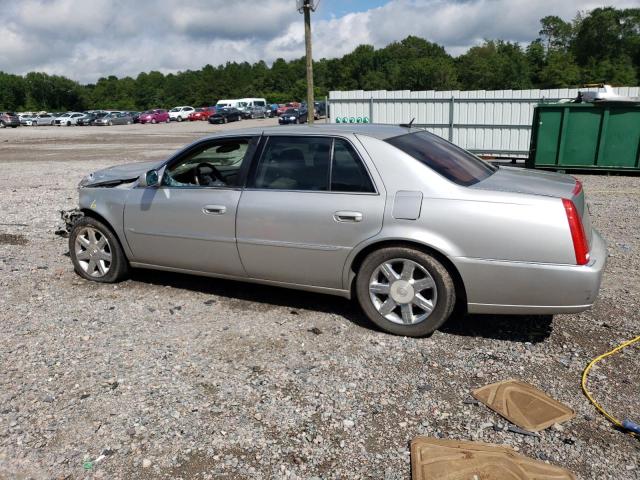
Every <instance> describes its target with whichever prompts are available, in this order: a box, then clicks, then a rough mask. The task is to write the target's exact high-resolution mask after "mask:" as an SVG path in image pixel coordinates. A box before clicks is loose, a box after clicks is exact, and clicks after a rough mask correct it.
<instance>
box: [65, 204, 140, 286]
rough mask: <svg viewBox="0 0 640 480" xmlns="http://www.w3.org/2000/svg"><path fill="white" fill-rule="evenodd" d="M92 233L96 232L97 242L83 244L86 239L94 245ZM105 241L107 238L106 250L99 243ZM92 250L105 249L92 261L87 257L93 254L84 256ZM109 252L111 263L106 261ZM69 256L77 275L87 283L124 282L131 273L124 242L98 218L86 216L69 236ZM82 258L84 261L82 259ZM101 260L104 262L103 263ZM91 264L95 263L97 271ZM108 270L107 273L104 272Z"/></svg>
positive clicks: (77, 223)
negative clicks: (89, 281) (122, 243)
mask: <svg viewBox="0 0 640 480" xmlns="http://www.w3.org/2000/svg"><path fill="white" fill-rule="evenodd" d="M90 231H93V233H94V236H93V238H94V239H95V240H96V242H94V243H93V244H89V245H85V244H84V243H83V241H84V240H88V241H89V242H91V235H90V234H89V233H88V232H90ZM79 237H82V238H84V240H82V239H79ZM103 238H104V239H106V247H105V246H102V247H100V243H99V242H100V241H101V240H102V239H103ZM92 247H93V248H94V249H102V250H101V251H99V252H97V253H96V254H95V255H96V256H95V258H94V257H91V258H88V257H87V255H89V254H85V255H83V254H84V253H85V252H89V250H90V249H91V248H92ZM105 252H108V253H109V254H110V258H111V260H110V261H107V260H104V258H106V253H105ZM69 253H70V256H71V261H72V262H73V268H74V269H75V271H76V273H77V274H78V275H80V276H81V277H82V278H84V279H86V280H92V281H94V282H100V283H115V282H118V281H120V280H122V279H124V278H125V277H126V276H127V275H128V273H129V262H128V260H127V257H126V256H125V254H124V252H123V250H122V246H121V245H120V241H119V240H118V238H117V237H116V236H115V235H114V234H113V232H112V231H111V230H110V229H109V227H107V226H106V225H105V224H104V223H102V222H100V221H99V220H96V219H95V218H92V217H86V216H85V217H82V218H80V220H78V221H77V222H76V224H75V225H74V226H73V228H72V229H71V233H70V234H69ZM100 254H102V255H100ZM79 256H80V258H78V257H79ZM96 259H97V261H96ZM100 261H103V262H104V263H102V264H99V262H100ZM91 262H94V264H93V270H91V268H92V267H91ZM105 269H106V271H104V270H105ZM103 271H104V273H103ZM96 274H97V275H96Z"/></svg>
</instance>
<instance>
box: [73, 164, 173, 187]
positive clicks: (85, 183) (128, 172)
mask: <svg viewBox="0 0 640 480" xmlns="http://www.w3.org/2000/svg"><path fill="white" fill-rule="evenodd" d="M162 163H163V161H162V160H161V161H155V162H136V163H125V164H123V165H115V166H113V167H109V168H105V169H103V170H97V171H95V172H93V173H90V174H89V175H87V176H86V177H84V178H83V179H82V181H81V182H80V186H81V187H94V186H100V185H117V184H120V183H124V182H130V181H133V180H135V179H137V178H138V177H140V175H142V174H143V173H145V172H148V171H149V170H153V169H154V168H159V167H160V166H161V165H162Z"/></svg>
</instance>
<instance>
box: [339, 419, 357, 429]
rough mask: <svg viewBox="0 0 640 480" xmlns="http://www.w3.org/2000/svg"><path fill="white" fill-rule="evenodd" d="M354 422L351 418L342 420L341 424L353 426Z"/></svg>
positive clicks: (348, 426)
mask: <svg viewBox="0 0 640 480" xmlns="http://www.w3.org/2000/svg"><path fill="white" fill-rule="evenodd" d="M355 424H356V423H355V422H354V421H353V420H348V419H347V420H343V421H342V425H343V426H344V428H353V427H354V426H355Z"/></svg>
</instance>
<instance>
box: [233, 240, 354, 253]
mask: <svg viewBox="0 0 640 480" xmlns="http://www.w3.org/2000/svg"><path fill="white" fill-rule="evenodd" d="M238 244H244V245H260V246H268V247H286V248H299V249H303V250H322V251H328V252H335V251H337V250H351V248H350V247H341V246H338V245H320V244H313V243H295V242H282V241H279V240H261V239H257V238H242V239H241V238H239V239H238Z"/></svg>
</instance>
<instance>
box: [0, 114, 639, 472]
mask: <svg viewBox="0 0 640 480" xmlns="http://www.w3.org/2000/svg"><path fill="white" fill-rule="evenodd" d="M249 123H258V124H266V123H273V120H270V121H263V122H262V123H259V121H255V122H248V121H247V122H240V124H239V125H233V124H230V125H229V126H226V127H228V128H234V127H237V126H246V125H247V124H249ZM217 128H218V127H215V128H214V127H212V126H209V125H207V124H205V123H197V124H190V123H183V124H178V125H176V124H172V125H154V126H151V125H149V126H146V125H145V126H137V125H136V126H130V127H124V126H123V127H111V128H103V129H100V128H99V127H84V128H83V127H71V128H64V127H61V128H55V127H52V128H48V127H38V128H29V127H23V128H18V129H16V130H0V166H1V167H2V170H3V174H2V176H1V177H0V192H1V195H0V321H1V323H0V325H1V326H2V329H3V331H2V335H0V365H1V366H2V368H1V369H0V478H25V479H26V478H37V479H39V478H45V479H49V478H51V479H53V478H55V479H59V478H69V479H75V478H105V479H106V478H108V479H119V478H122V479H128V478H140V479H147V478H149V479H151V478H153V479H155V478H183V479H191V478H195V479H207V478H211V479H213V478H215V479H219V478H222V479H225V478H227V479H255V478H265V479H266V478H290V479H294V478H299V479H338V478H340V479H361V478H369V477H371V478H380V479H382V478H384V479H408V478H410V466H409V451H408V443H409V441H410V440H411V438H413V437H414V436H416V435H428V436H435V437H442V438H455V439H464V440H480V441H485V442H490V443H496V444H505V445H510V446H512V447H514V448H516V449H517V450H518V451H520V452H521V453H523V454H525V455H528V456H531V457H533V458H538V459H543V460H548V461H549V462H552V463H554V464H558V465H562V466H565V467H566V468H569V469H570V470H572V471H574V472H575V473H576V474H577V475H578V476H579V478H582V479H585V480H588V479H596V478H597V479H631V478H640V443H639V442H638V440H637V439H633V438H632V437H630V436H628V435H625V434H623V433H620V432H617V431H615V430H614V429H612V428H611V426H610V425H609V424H608V423H607V422H606V420H604V419H603V418H602V417H601V416H600V415H598V414H597V413H596V411H595V409H594V408H593V407H592V406H591V405H590V404H589V403H588V402H587V400H586V399H585V398H584V396H583V395H582V393H581V390H580V375H581V372H582V369H583V368H584V366H585V364H586V363H587V362H588V360H589V359H590V358H592V357H594V356H595V355H597V354H599V353H602V352H604V351H606V350H608V349H610V348H612V347H613V346H614V345H616V344H617V343H619V342H621V341H623V340H625V339H628V338H631V337H633V336H635V335H637V334H638V332H639V331H640V328H639V318H640V314H639V313H638V311H639V306H640V305H639V303H640V301H639V300H640V299H639V293H640V273H639V272H640V216H639V215H638V209H639V207H640V179H639V178H638V177H623V176H611V177H608V176H592V175H580V178H581V179H582V180H583V181H584V184H585V189H586V191H587V195H588V196H589V198H590V201H591V212H592V216H593V223H594V225H595V226H596V227H597V228H598V229H600V231H601V232H602V234H603V235H604V237H605V238H606V239H607V241H608V242H609V250H610V252H611V257H610V259H609V260H610V264H609V266H608V267H607V272H606V275H605V278H604V283H603V287H602V291H601V295H600V297H599V300H598V301H597V303H596V305H595V306H594V308H593V309H592V310H591V311H588V312H584V313H581V314H577V315H558V316H555V317H554V318H553V319H551V318H548V317H542V318H541V317H522V318H519V317H496V316H469V317H464V318H455V319H454V320H452V321H450V322H449V323H448V324H447V325H445V326H444V327H443V328H442V329H441V331H438V332H436V333H435V334H434V335H433V336H431V337H430V338H424V339H408V338H401V337H393V336H390V335H386V334H383V333H380V332H378V331H376V330H375V329H374V328H373V327H372V326H371V325H370V324H369V323H368V322H367V321H366V319H365V318H364V316H363V315H362V314H361V313H360V311H359V310H358V308H357V306H356V305H355V304H354V303H351V302H348V301H346V300H344V299H340V298H334V297H330V296H323V295H316V294H310V293H302V292H296V291H289V290H284V289H277V288H270V287H263V286H256V285H249V284H241V283H235V282H229V281H221V280H213V279H208V278H198V277H189V276H185V275H177V274H169V273H159V272H148V271H138V272H135V273H134V275H133V278H132V279H131V280H128V281H126V282H123V283H120V284H118V285H99V284H96V283H91V282H86V281H84V280H82V279H80V277H78V276H77V275H75V274H74V272H73V270H72V267H71V262H70V260H69V258H68V257H67V256H66V255H65V254H66V252H67V246H66V243H65V241H63V240H60V239H58V238H57V237H55V236H54V235H53V231H54V227H55V225H56V222H57V210H59V209H62V208H67V207H71V206H74V205H75V201H76V191H75V186H76V184H77V183H78V181H79V180H80V178H81V177H82V176H83V175H84V174H86V173H88V172H90V171H92V170H95V169H97V168H101V167H105V166H108V165H112V164H117V163H121V162H125V161H133V160H136V159H140V160H143V159H152V158H162V157H163V156H165V155H167V154H168V153H169V152H171V151H173V150H175V149H177V148H178V147H180V146H181V145H183V144H185V143H187V142H188V141H190V140H191V139H195V138H198V137H200V136H202V135H204V134H205V133H206V132H211V131H213V130H215V129H217ZM637 353H638V347H633V348H630V349H629V351H628V352H625V353H623V354H622V355H619V356H617V357H615V358H612V359H610V360H607V361H605V362H604V364H603V366H602V367H599V368H596V369H594V371H593V373H592V375H591V382H590V385H591V389H592V390H593V391H594V393H595V394H596V396H597V398H598V400H600V401H601V402H602V403H603V404H604V405H605V406H606V407H607V408H609V409H610V410H611V411H612V412H613V413H614V414H616V415H618V416H620V417H625V418H626V417H627V416H628V417H631V418H634V419H635V420H636V421H638V420H640V395H639V393H640V390H639V388H638V384H637V375H636V374H637V372H638V370H640V360H639V357H638V355H637ZM506 378H517V379H520V380H523V381H526V382H529V383H531V384H533V385H535V386H537V387H539V388H541V389H542V390H544V391H546V392H547V393H549V394H550V395H552V396H553V397H555V398H557V399H558V400H560V401H562V402H565V403H566V404H567V405H569V406H570V407H572V408H573V409H575V410H576V412H577V416H576V418H575V419H574V420H572V421H570V422H567V423H565V424H563V425H562V426H559V427H556V428H550V429H548V430H545V431H543V432H541V433H540V436H539V437H532V436H525V435H521V434H518V433H514V432H513V431H510V430H509V426H510V424H509V423H508V422H506V421H505V420H503V419H501V418H500V417H498V416H497V415H496V414H494V413H493V412H491V411H490V410H489V409H487V408H486V407H484V406H482V405H477V404H475V403H474V402H473V401H471V400H470V395H469V392H470V390H472V389H473V388H476V387H478V386H481V385H484V384H487V383H490V382H494V381H498V380H503V379H506Z"/></svg>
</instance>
